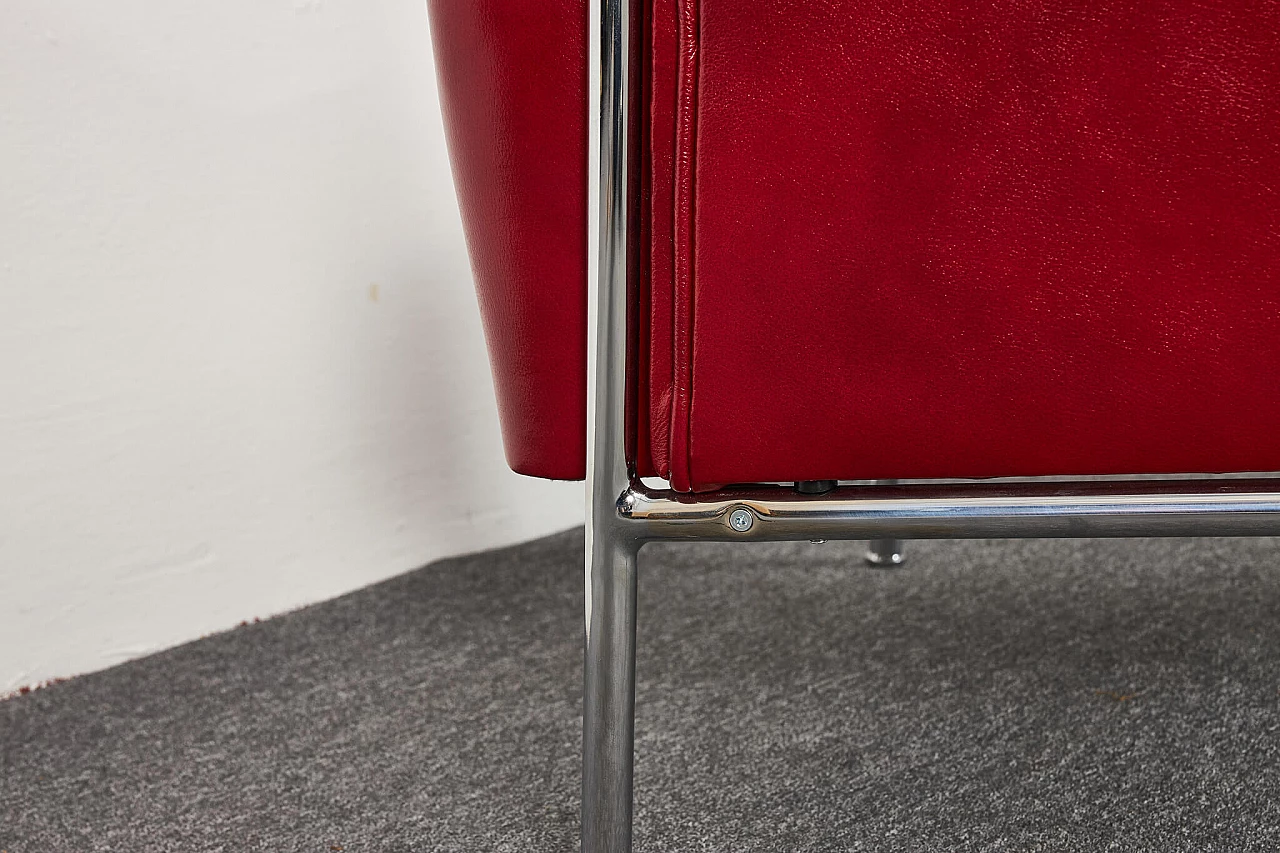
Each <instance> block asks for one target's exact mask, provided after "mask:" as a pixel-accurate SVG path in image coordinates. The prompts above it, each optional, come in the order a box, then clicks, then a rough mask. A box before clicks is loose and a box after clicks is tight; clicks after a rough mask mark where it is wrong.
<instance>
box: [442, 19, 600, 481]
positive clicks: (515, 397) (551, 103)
mask: <svg viewBox="0 0 1280 853" xmlns="http://www.w3.org/2000/svg"><path fill="white" fill-rule="evenodd" d="M427 8H428V10H429V12H430V16H431V34H432V41H433V43H434V47H435V55H436V68H437V70H438V75H437V76H438V80H439V88H440V101H441V105H442V107H443V109H444V120H445V131H446V135H447V138H448V143H449V152H450V155H451V159H452V162H453V175H454V183H455V184H456V186H457V189H458V199H459V202H460V203H461V207H462V219H463V226H464V228H465V230H466V235H467V246H468V248H469V250H470V254H471V265H472V270H473V272H474V274H475V283H476V293H477V295H478V296H479V300H480V314H481V318H482V319H483V321H484V327H485V335H486V338H487V339H488V344H489V359H490V362H491V365H492V368H493V379H494V389H495V390H496V392H497V397H498V411H499V414H500V415H501V420H502V437H503V443H504V445H505V447H506V452H507V462H508V463H509V464H510V465H511V467H512V468H513V469H514V470H516V471H519V472H520V473H522V474H531V475H534V476H539V477H550V478H554V479H568V480H572V479H581V478H582V476H583V474H584V472H585V468H586V456H587V452H586V431H585V423H586V369H587V368H586V350H587V343H586V341H587V332H586V318H587V290H586V268H585V259H586V253H587V243H586V239H587V238H586V234H587V230H586V229H587V217H586V191H587V136H586V134H587V124H586V117H587V79H586V78H587V72H586V62H587V54H586V42H585V41H584V35H585V33H586V30H587V8H586V3H585V0H539V2H536V3H535V2H529V0H429V2H428V4H427Z"/></svg>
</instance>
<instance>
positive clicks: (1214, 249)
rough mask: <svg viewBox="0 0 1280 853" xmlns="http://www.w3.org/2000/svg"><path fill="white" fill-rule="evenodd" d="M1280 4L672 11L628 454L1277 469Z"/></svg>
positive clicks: (658, 29)
mask: <svg viewBox="0 0 1280 853" xmlns="http://www.w3.org/2000/svg"><path fill="white" fill-rule="evenodd" d="M1278 13H1280V6H1277V5H1275V4H1270V3H1266V4H1263V3H1251V2H1222V3H1214V4H1206V3H1190V2H1178V3H1149V2H1143V0H1131V2H1117V0H1106V2H1094V3H1088V4H1083V3H1067V2H1060V0H1045V1H1044V2H1016V3H997V2H969V3H954V2H923V3H916V4H910V5H909V6H908V5H903V4H888V3H871V2H843V3H814V2H810V0H754V2H742V0H678V2H675V1H674V0H673V2H669V3H664V2H661V1H660V0H659V2H655V3H654V5H653V15H654V16H655V17H654V19H653V21H652V22H651V27H650V33H651V38H653V39H656V40H657V41H658V42H661V43H655V44H654V46H653V48H652V50H653V51H654V53H653V56H654V57H655V59H654V61H653V63H652V69H651V72H650V79H649V85H650V87H651V88H650V98H651V110H650V112H649V117H650V121H649V128H648V130H647V134H648V137H649V138H650V140H651V143H650V149H651V151H652V152H653V154H652V156H651V157H650V158H648V166H649V169H650V173H649V175H648V177H647V183H648V188H649V189H648V195H647V197H646V203H647V204H648V205H649V209H650V211H651V212H650V214H649V217H650V222H651V224H652V232H651V239H650V241H649V244H648V252H649V255H648V262H647V266H646V267H645V269H646V270H647V272H648V275H649V276H650V279H649V280H650V282H651V291H650V292H649V293H648V294H646V297H645V298H646V302H647V306H646V307H647V310H648V312H649V317H650V323H649V325H648V327H647V328H646V329H645V334H644V341H645V347H646V350H647V352H648V354H649V355H648V359H647V361H646V363H645V365H644V366H645V370H646V380H647V388H646V397H647V399H646V400H643V401H642V402H641V407H640V411H641V415H642V418H643V419H645V420H646V421H647V423H645V424H644V425H643V426H642V429H641V431H640V433H641V436H642V437H643V438H646V439H647V441H648V447H647V448H646V450H647V451H648V452H647V453H641V460H642V462H646V463H648V462H652V463H653V464H652V466H651V467H652V468H653V470H655V471H657V472H658V473H662V474H666V475H668V476H670V478H671V479H672V482H673V484H674V485H675V486H676V487H677V488H680V489H702V488H708V487H711V486H714V485H716V484H723V483H732V482H753V481H779V480H781V481H788V480H797V479H834V478H838V479H860V478H888V477H992V476H1011V475H1025V476H1030V475H1046V474H1103V473H1191V472H1222V471H1246V470H1254V471H1258V470H1277V469H1280V438H1278V437H1280V204H1278V203H1277V202H1278V201H1280V98H1278V97H1277V95H1276V93H1277V92H1278V91H1280V14H1278ZM668 354H669V355H668Z"/></svg>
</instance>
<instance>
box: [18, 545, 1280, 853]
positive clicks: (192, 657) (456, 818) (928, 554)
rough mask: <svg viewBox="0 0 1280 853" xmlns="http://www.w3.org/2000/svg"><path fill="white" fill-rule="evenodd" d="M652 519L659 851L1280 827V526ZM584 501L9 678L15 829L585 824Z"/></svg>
mask: <svg viewBox="0 0 1280 853" xmlns="http://www.w3.org/2000/svg"><path fill="white" fill-rule="evenodd" d="M861 550H862V548H861V544H860V543H844V544H841V543H829V544H826V545H810V544H807V543H801V544H791V543H788V544H777V545H723V544H695V545H657V546H653V545H651V546H649V547H647V548H646V549H645V552H644V553H643V554H642V557H641V568H640V590H641V592H640V595H641V600H640V641H639V652H638V669H639V679H640V683H639V687H638V702H639V706H638V708H639V710H638V720H637V730H638V731H637V759H636V771H637V784H636V797H637V807H636V847H637V850H639V851H686V850H687V851H735V852H736V851H779V850H788V851H790V850H795V851H846V850H876V851H882V850H889V851H899V850H901V851H914V850H948V851H949V850H984V851H988V850H989V851H996V850H1000V851H1004V850H1010V851H1013V850H1017V851H1025V850H1087V851H1097V850H1125V851H1132V850H1152V851H1162V853H1164V851H1176V850H1186V851H1193V850H1194V851H1208V850H1223V851H1227V850H1230V851H1242V850H1277V849H1280V578H1278V577H1277V576H1276V575H1277V572H1276V569H1277V568H1280V542H1278V541H1276V540H1221V539H1219V540H1199V541H1191V540H1187V541H1184V540H1126V541H1087V540H1086V541H1076V542H1069V541H1030V542H982V541H979V542H914V543H910V544H909V564H908V566H907V567H905V568H903V569H900V570H897V571H875V570H869V569H865V568H863V566H862V564H861V561H860V554H861ZM581 553H582V532H581V531H580V530H579V531H576V532H570V533H566V534H561V535H557V536H553V537H550V538H548V539H543V540H540V541H537V542H532V543H527V544H524V545H520V546H517V547H514V548H508V549H505V550H500V551H494V552H489V553H483V554H477V555H473V556H467V557H462V558H457V559H452V560H447V561H444V562H440V563H436V564H434V565H431V566H428V567H426V568H424V569H421V570H418V571H415V572H412V573H409V574H407V575H404V576H401V577H398V578H395V579H393V580H391V581H388V582H386V583H382V584H379V585H377V586H374V587H371V588H368V589H364V590H361V591H359V592H355V593H353V594H351V595H347V596H344V597H342V598H339V599H336V600H334V601H330V602H326V603H324V604H320V605H318V606H315V607H311V608H308V609H305V610H300V611H297V612H295V613H290V614H288V615H285V616H281V617H278V618H275V619H271V620H268V621H265V622H262V623H261V624H254V625H249V626H247V627H242V628H240V629H237V630H234V631H231V632H228V633H225V634H221V635H218V636H214V637H210V638H207V639H203V640H200V641H198V642H194V643H191V644H188V645H186V646H182V647H180V648H177V649H173V650H171V651H166V652H163V653H161V654H157V655H154V656H152V657H149V658H146V659H143V660H139V661H134V662H131V663H128V664H125V665H123V666H118V667H115V668H114V669H110V670H107V671H104V672H99V673H95V674H92V675H88V676H85V677H82V678H77V679H73V680H71V681H69V682H66V683H63V684H58V685H55V686H53V687H51V688H48V689H45V690H40V691H37V692H35V693H32V694H30V695H27V696H21V697H17V698H14V699H11V700H9V701H6V702H3V703H0V850H5V851H7V853H58V852H59V851H76V853H82V852H83V851H183V853H188V851H249V850H251V851H259V850H261V851H336V850H343V851H350V853H356V851H400V850H405V851H408V850H431V851H435V850H441V851H509V852H510V853H516V851H520V853H524V851H571V850H574V849H576V843H577V842H576V838H577V808H578V784H579V769H578V750H579V742H580V737H581V734H580V732H581V718H580V713H581V710H580V708H581V706H580V698H579V689H580V688H579V679H580V667H581V651H580V643H581V640H580V636H581V633H580V632H581V628H580V619H581V611H582V590H581V587H582V579H581V575H582V557H581Z"/></svg>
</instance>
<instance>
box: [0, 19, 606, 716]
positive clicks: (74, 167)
mask: <svg viewBox="0 0 1280 853" xmlns="http://www.w3.org/2000/svg"><path fill="white" fill-rule="evenodd" d="M581 517H582V487H581V486H580V485H579V484H576V483H545V482H541V481H535V480H530V479H526V478H522V477H517V476H515V475H513V474H511V473H509V472H508V471H507V469H506V467H505V464H504V462H503V459H502V453H501V447H500V443H499V436H498V431H497V423H496V415H495V409H494V402H493V392H492V388H491V384H490V379H489V372H488V363H487V361H486V357H485V353H484V348H483V341H482V337H481V332H480V327H479V320H478V316H477V312H476V305H475V300H474V297H473V295H472V292H471V280H470V271H469V268H468V265H467V260H466V255H465V249H464V245H463V240H462V232H461V226H460V224H459V220H458V215H457V212H456V208H455V204H454V198H453V190H452V185H451V182H450V177H449V172H448V165H447V162H446V159H445V149H444V141H443V131H442V127H441V120H440V115H439V107H438V104H437V101H436V90H435V79H434V71H433V67H432V60H431V53H430V44H429V41H428V31H427V21H426V13H425V7H424V3H423V0H217V2H212V0H202V1H201V2H197V0H173V2H157V0H116V2H113V3H97V2H90V0H6V2H5V3H4V4H3V5H2V6H0V693H3V692H5V691H6V690H12V689H14V688H16V687H17V686H19V685H24V684H31V683H35V682H39V681H42V680H44V679H48V678H51V677H55V676H64V675H69V674H74V673H81V672H86V671H89V670H93V669H97V668H101V667H105V666H109V665H111V664H114V663H118V662H120V661H123V660H125V659H127V658H131V657H134V656H137V655H141V654H145V653H147V652H149V651H153V650H156V649H160V648H163V647H165V646H169V645H172V644H176V643H180V642H183V641H185V640H189V639H192V638H195V637H198V636H200V635H201V634H204V633H208V632H211V631H216V630H220V629H225V628H229V627H231V626H233V625H235V624H236V623H237V622H239V621H240V620H242V619H251V618H253V617H255V616H267V615H269V614H273V613H278V612H280V611H283V610H287V609H289V608H293V607H296V606H298V605H301V604H305V603H308V602H313V601H316V600H319V599H323V598H326V597H329V596H333V595H337V594H339V593H342V592H345V591H348V590H351V589H353V588H356V587H359V586H363V585H365V584H368V583H371V582H374V581H377V580H380V579H382V578H386V577H388V576H390V575H393V574H396V573H398V572H402V571H405V570H408V569H412V568H414V567H415V566H419V565H422V564H423V563H425V562H427V561H429V560H432V559H434V558H437V557H440V556H443V555H448V554H454V553H459V552H464V551H471V550H478V549H481V548H486V547H490V546H496V545H500V544H505V543H510V542H514V541H517V540H520V539H524V538H529V537H534V536H538V535H541V534H544V533H547V532H550V531H553V530H556V529H560V528H564V527H568V526H570V525H574V524H578V523H580V521H581Z"/></svg>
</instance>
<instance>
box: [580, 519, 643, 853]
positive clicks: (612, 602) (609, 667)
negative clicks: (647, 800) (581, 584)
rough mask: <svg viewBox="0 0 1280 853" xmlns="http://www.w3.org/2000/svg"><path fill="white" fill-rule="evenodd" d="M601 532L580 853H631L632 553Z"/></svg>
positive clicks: (590, 586) (594, 552) (593, 574)
mask: <svg viewBox="0 0 1280 853" xmlns="http://www.w3.org/2000/svg"><path fill="white" fill-rule="evenodd" d="M609 509H610V510H611V509H612V507H609ZM602 527H603V528H604V529H600V528H597V529H596V530H595V531H593V532H594V537H593V541H592V542H591V544H590V550H589V554H588V560H589V564H588V566H587V646H586V671H585V691H584V696H583V709H582V754H583V763H582V853H630V851H631V784H632V754H633V749H634V741H635V675H636V672H635V669H636V549H635V546H634V545H631V544H628V543H624V542H621V541H619V538H618V537H617V536H616V535H613V534H612V532H611V531H609V529H608V527H607V526H603V525H602Z"/></svg>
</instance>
